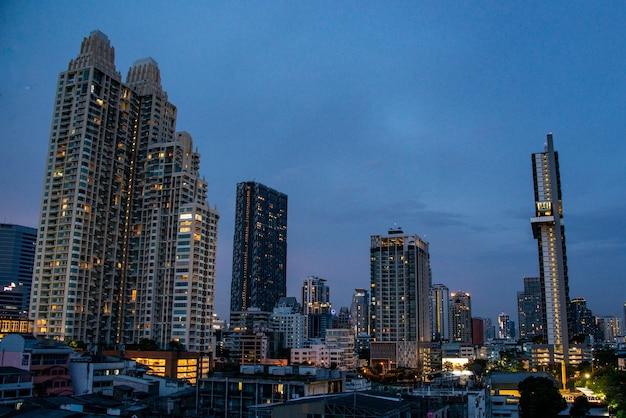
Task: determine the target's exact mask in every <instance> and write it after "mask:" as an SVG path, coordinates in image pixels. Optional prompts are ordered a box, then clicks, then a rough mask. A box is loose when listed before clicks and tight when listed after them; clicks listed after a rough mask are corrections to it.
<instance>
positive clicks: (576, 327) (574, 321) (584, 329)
mask: <svg viewBox="0 0 626 418" xmlns="http://www.w3.org/2000/svg"><path fill="white" fill-rule="evenodd" d="M570 317H571V322H570V324H571V326H572V328H571V330H570V332H571V334H572V335H573V336H576V337H577V338H578V339H579V340H580V339H583V338H585V337H587V336H594V335H595V334H596V321H595V316H594V315H593V312H591V310H590V309H589V308H587V301H586V300H585V298H574V299H572V300H571V301H570Z"/></svg>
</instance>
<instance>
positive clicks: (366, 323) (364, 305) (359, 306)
mask: <svg viewBox="0 0 626 418" xmlns="http://www.w3.org/2000/svg"><path fill="white" fill-rule="evenodd" d="M369 312H370V295H369V292H368V291H367V290H365V289H363V288H356V289H354V294H353V295H352V304H351V305H350V316H351V320H352V325H353V327H354V334H355V335H359V334H364V335H369V333H370V314H369Z"/></svg>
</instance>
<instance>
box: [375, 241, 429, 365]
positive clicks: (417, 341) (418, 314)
mask: <svg viewBox="0 0 626 418" xmlns="http://www.w3.org/2000/svg"><path fill="white" fill-rule="evenodd" d="M370 272H371V273H370V274H371V309H370V316H371V322H370V326H371V333H372V338H373V339H372V343H371V345H370V349H371V352H370V353H371V357H372V358H373V359H380V360H381V361H382V362H384V361H385V360H386V361H389V362H391V361H393V365H395V366H398V367H408V368H414V369H423V368H428V367H429V364H428V361H429V359H428V358H429V354H428V350H429V347H430V341H431V329H430V323H431V321H430V287H431V284H432V280H431V271H430V256H429V253H428V243H426V242H425V241H423V240H422V239H421V238H419V237H418V236H416V235H405V234H404V232H403V231H402V230H399V229H395V230H390V231H389V233H388V235H383V236H381V235H373V236H372V237H371V239H370ZM372 361H374V360H372ZM390 366H392V365H391V364H390Z"/></svg>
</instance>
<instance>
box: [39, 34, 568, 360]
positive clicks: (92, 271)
mask: <svg viewBox="0 0 626 418" xmlns="http://www.w3.org/2000/svg"><path fill="white" fill-rule="evenodd" d="M114 60H115V51H114V48H113V47H112V46H111V45H110V42H109V39H108V38H107V36H106V35H104V34H103V33H102V32H100V31H94V32H92V33H91V34H90V36H89V37H87V38H85V39H84V40H83V42H82V45H81V49H80V53H79V55H78V56H77V57H76V58H75V59H73V60H71V61H70V63H69V65H68V69H67V70H66V71H64V72H62V73H60V74H59V78H58V82H57V88H56V96H55V101H54V111H53V117H52V126H51V131H50V141H49V147H48V154H47V156H46V168H45V177H44V184H43V191H42V205H41V215H40V223H39V225H38V226H37V246H36V254H35V266H34V276H33V283H32V291H31V303H30V314H29V315H30V319H31V320H33V321H34V334H35V335H37V336H42V337H48V338H54V339H57V340H74V341H82V342H85V343H92V344H102V345H107V346H111V345H115V344H118V345H119V344H125V343H138V342H140V341H141V340H143V339H150V340H155V341H156V343H157V344H158V345H159V346H161V347H163V348H165V347H167V346H168V344H169V343H170V342H172V341H176V342H178V343H180V344H182V345H183V346H184V347H185V348H186V349H187V350H189V351H196V352H205V353H211V352H213V351H214V349H215V340H214V334H213V329H212V328H213V324H212V320H213V314H214V306H213V303H214V289H215V262H216V245H217V226H218V219H219V214H218V211H217V210H216V208H215V207H211V206H210V205H209V202H208V200H207V182H206V181H205V180H204V178H202V177H201V176H200V172H199V167H200V155H199V153H198V152H197V150H195V149H194V147H193V141H192V138H191V136H190V135H189V134H188V133H186V132H177V131H176V114H177V109H176V107H175V106H174V105H173V104H172V103H170V102H169V101H168V96H167V93H166V92H165V91H163V88H162V86H161V77H160V72H159V68H158V66H157V63H156V62H155V61H154V60H152V59H151V58H145V59H141V60H138V61H136V62H135V63H134V64H133V66H132V67H131V68H130V69H129V71H128V74H127V76H126V81H122V76H121V74H120V73H119V72H118V71H117V69H116V67H115V63H114ZM548 144H549V149H548V150H547V151H546V153H543V154H535V155H534V156H533V165H534V167H535V169H534V176H535V200H536V202H537V204H536V209H537V212H536V217H534V218H533V220H532V225H533V231H534V233H535V237H536V238H537V239H538V240H539V241H538V242H539V251H540V258H541V260H543V261H542V263H541V269H540V270H541V271H540V275H541V276H542V277H543V278H544V280H543V285H544V292H545V293H544V294H545V296H544V297H545V306H546V307H547V312H546V314H545V316H544V321H545V322H544V326H545V330H546V332H547V334H548V336H549V340H550V342H551V343H552V344H557V345H564V346H565V347H564V348H565V352H567V349H566V346H567V337H566V335H567V320H566V316H565V310H566V306H567V304H568V300H567V287H568V285H567V270H566V268H565V256H564V254H565V251H564V248H565V247H564V238H563V233H562V224H561V223H560V220H561V216H560V215H561V205H560V184H559V176H558V166H557V161H556V160H555V158H556V157H555V153H554V151H553V150H552V148H551V147H552V138H551V137H549V142H548ZM371 240H372V241H371V254H370V255H371V303H370V307H371V312H370V319H371V334H372V336H373V338H374V342H378V343H379V344H378V345H376V344H374V346H372V350H371V351H372V352H371V354H372V357H374V356H375V355H377V356H380V358H381V359H382V358H394V359H396V361H398V362H402V363H405V362H408V363H409V364H411V365H414V364H413V363H414V362H416V361H417V362H418V363H420V364H421V363H422V360H421V359H420V358H418V359H415V354H414V353H416V352H418V353H419V352H422V351H423V350H424V352H425V351H427V347H428V344H429V342H430V338H431V332H430V315H431V313H430V309H431V308H430V303H429V294H430V287H431V273H430V263H429V255H428V244H427V243H426V242H424V241H422V240H421V239H420V238H419V237H417V236H407V235H405V234H403V233H402V232H401V231H390V232H389V234H388V235H387V236H373V237H372V238H371ZM233 244H234V245H233V280H232V285H231V307H230V310H231V312H236V311H245V310H246V309H249V308H252V307H254V308H258V309H260V310H261V311H271V310H272V309H273V307H274V303H275V302H276V301H277V300H278V299H279V298H280V297H281V296H286V261H287V196H286V195H285V194H283V193H279V192H277V191H275V190H273V189H271V188H268V187H266V186H263V185H261V184H259V183H255V182H247V183H240V184H238V185H237V199H236V219H235V234H234V243H233ZM405 357H406V358H405ZM418 357H421V356H418ZM415 365H417V366H419V364H415Z"/></svg>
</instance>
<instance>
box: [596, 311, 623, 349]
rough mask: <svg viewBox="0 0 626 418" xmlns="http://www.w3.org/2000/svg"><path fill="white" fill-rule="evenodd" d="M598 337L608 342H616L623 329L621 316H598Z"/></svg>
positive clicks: (599, 339)
mask: <svg viewBox="0 0 626 418" xmlns="http://www.w3.org/2000/svg"><path fill="white" fill-rule="evenodd" d="M595 319H596V329H597V331H596V338H597V340H598V341H604V342H607V343H613V342H616V341H617V340H616V337H617V336H619V335H620V331H621V329H622V326H621V323H620V318H619V317H617V316H596V317H595Z"/></svg>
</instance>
